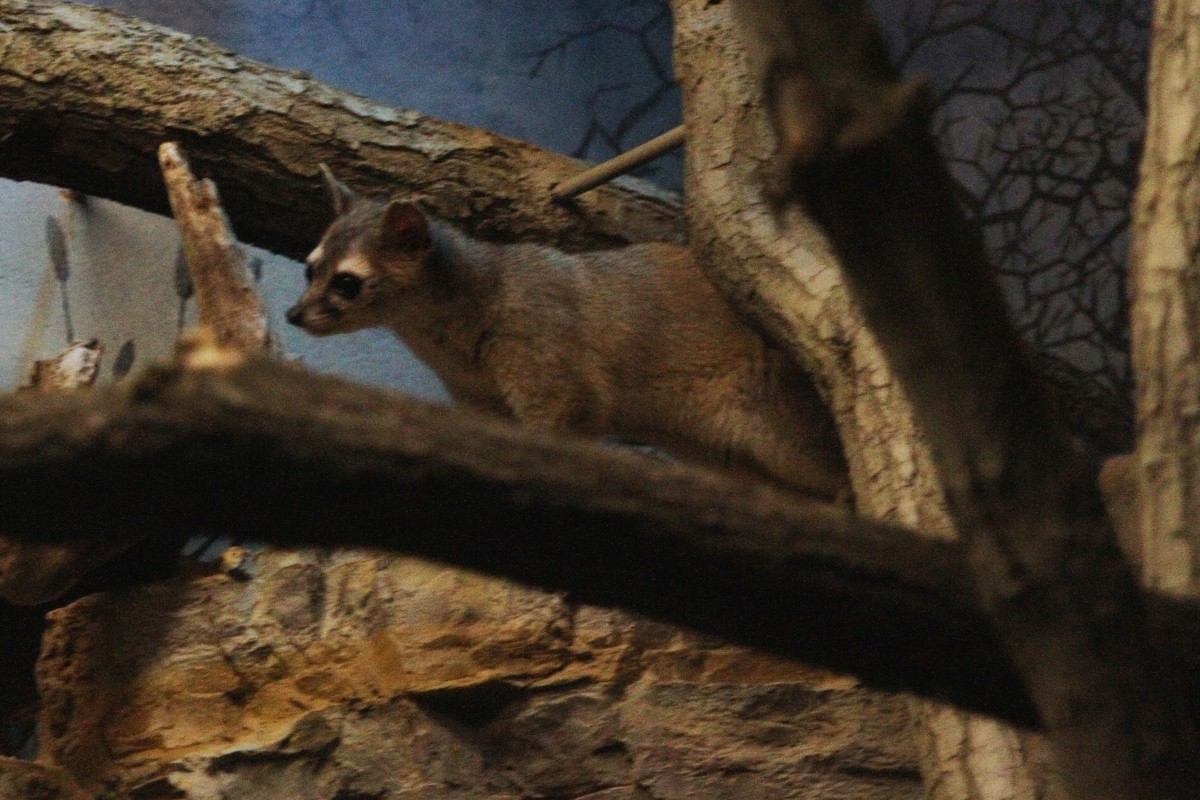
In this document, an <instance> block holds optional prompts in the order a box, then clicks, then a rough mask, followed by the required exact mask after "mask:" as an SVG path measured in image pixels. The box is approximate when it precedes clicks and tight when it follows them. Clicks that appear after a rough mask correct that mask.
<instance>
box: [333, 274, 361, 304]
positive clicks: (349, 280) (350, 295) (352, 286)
mask: <svg viewBox="0 0 1200 800" xmlns="http://www.w3.org/2000/svg"><path fill="white" fill-rule="evenodd" d="M362 287H363V282H362V278H360V277H358V276H357V275H351V274H350V273H349V272H339V273H338V274H336V275H334V276H333V277H332V278H330V279H329V291H331V292H333V293H334V294H336V295H338V296H339V297H342V298H345V299H346V300H353V299H354V298H356V297H358V295H359V293H360V292H362Z"/></svg>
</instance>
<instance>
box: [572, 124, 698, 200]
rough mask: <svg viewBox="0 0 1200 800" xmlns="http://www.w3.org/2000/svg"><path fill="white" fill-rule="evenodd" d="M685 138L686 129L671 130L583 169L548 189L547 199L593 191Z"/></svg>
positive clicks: (673, 146)
mask: <svg viewBox="0 0 1200 800" xmlns="http://www.w3.org/2000/svg"><path fill="white" fill-rule="evenodd" d="M686 139H687V129H686V127H685V126H683V125H680V126H679V127H678V128H672V129H671V130H669V131H667V132H666V133H664V134H662V135H661V136H656V137H654V138H653V139H651V140H650V141H648V142H643V143H642V144H639V145H638V146H637V147H634V148H633V149H631V150H626V151H625V152H624V153H621V155H619V156H616V157H615V158H610V159H609V160H608V161H605V162H604V163H603V164H597V165H596V166H594V167H592V168H591V169H586V170H584V171H583V172H581V173H579V174H578V175H576V176H575V177H574V178H571V179H570V180H566V181H563V182H562V183H556V184H555V185H554V186H553V187H551V189H550V196H551V197H553V198H554V199H555V200H566V199H568V198H571V197H575V196H576V195H580V194H583V193H584V192H586V191H587V190H588V189H594V188H596V187H597V186H599V185H600V184H602V183H607V182H608V181H611V180H612V179H613V178H616V177H617V176H619V175H624V174H625V173H627V172H630V171H631V170H634V169H637V168H638V167H640V166H641V165H642V164H646V163H648V162H650V161H653V160H654V159H656V158H658V157H659V156H662V155H666V154H667V153H669V152H671V151H672V150H674V149H675V148H677V147H682V146H683V143H684V141H685V140H686Z"/></svg>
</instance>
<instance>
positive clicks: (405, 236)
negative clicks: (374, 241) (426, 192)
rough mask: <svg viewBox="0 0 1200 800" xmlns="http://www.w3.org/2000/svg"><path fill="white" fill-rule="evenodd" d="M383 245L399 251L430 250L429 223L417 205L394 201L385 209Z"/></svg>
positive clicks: (382, 231)
mask: <svg viewBox="0 0 1200 800" xmlns="http://www.w3.org/2000/svg"><path fill="white" fill-rule="evenodd" d="M382 226H383V227H382V230H381V234H382V237H383V243H384V244H385V245H387V246H388V247H394V248H396V249H398V250H428V249H429V248H430V246H431V245H432V240H431V239H430V238H429V222H428V221H426V219H425V215H424V214H422V213H421V210H420V209H419V208H417V205H416V203H406V202H404V201H401V200H393V201H391V202H390V203H388V204H387V206H386V207H385V208H384V209H383V220H382Z"/></svg>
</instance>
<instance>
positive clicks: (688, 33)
mask: <svg viewBox="0 0 1200 800" xmlns="http://www.w3.org/2000/svg"><path fill="white" fill-rule="evenodd" d="M672 6H673V11H674V14H675V30H676V34H675V35H676V40H675V70H676V75H677V76H678V79H679V81H680V85H681V87H682V89H683V99H684V109H685V118H686V119H688V120H689V121H690V120H699V121H702V122H698V123H695V124H697V125H700V124H702V125H703V135H698V134H697V135H693V136H692V138H691V141H690V142H689V147H688V154H687V165H686V173H685V175H686V194H687V197H688V206H687V213H688V223H689V225H688V228H689V238H690V241H691V243H692V246H693V247H695V248H697V250H698V252H699V253H700V254H701V255H702V257H703V259H704V262H705V263H706V264H707V265H708V266H709V267H710V274H711V275H712V277H713V278H714V279H715V280H716V281H717V282H718V283H719V284H720V285H721V286H722V287H723V288H724V290H725V293H726V295H727V296H728V297H730V298H731V299H732V300H733V301H734V302H735V303H736V304H737V305H738V306H739V307H740V309H741V310H742V311H743V312H745V313H746V314H747V315H748V316H750V317H751V318H753V319H755V320H757V321H758V322H759V323H760V324H762V325H763V327H764V328H766V329H767V330H769V331H770V332H771V333H772V334H773V336H774V337H775V338H776V339H777V340H778V341H781V342H785V343H788V344H789V345H790V346H791V352H792V355H793V356H794V357H795V358H797V360H799V361H800V362H801V363H803V364H805V365H806V366H807V367H809V369H810V371H811V372H812V373H813V374H814V376H816V378H817V380H818V382H819V384H820V385H821V386H822V387H823V388H824V389H825V397H826V400H827V401H828V402H829V405H830V408H831V409H832V410H833V412H834V416H835V418H836V419H837V421H838V429H839V432H840V433H841V435H842V440H843V444H844V446H845V452H846V456H847V460H848V461H849V463H850V471H851V479H852V481H853V485H854V492H855V499H856V502H857V506H858V511H859V513H860V514H863V515H864V516H869V517H877V518H879V519H885V520H889V521H892V522H897V523H900V524H904V525H908V526H911V527H912V528H914V529H916V530H919V531H921V532H923V533H925V534H927V535H934V536H940V537H943V538H949V537H951V536H952V533H951V528H950V522H949V519H948V517H947V515H946V510H945V503H944V500H943V497H942V491H941V488H940V487H939V485H938V482H937V478H936V475H935V471H934V469H933V466H932V463H931V461H930V456H929V452H928V449H927V447H926V446H925V444H924V441H923V438H922V436H921V435H920V434H919V432H918V430H917V428H916V425H915V423H914V421H913V418H912V411H911V409H910V407H909V403H908V400H907V398H906V397H905V395H904V392H903V390H902V389H901V387H900V386H899V385H898V384H897V383H896V381H895V379H894V378H893V377H892V374H891V371H890V369H889V368H888V366H887V364H886V363H885V361H884V358H883V354H882V352H881V351H880V350H879V347H878V346H877V344H876V343H875V339H874V337H873V336H872V334H871V333H870V331H869V330H867V328H866V326H865V323H864V322H863V320H862V316H861V314H860V313H859V312H858V310H857V309H856V308H855V307H854V305H853V303H852V302H851V300H850V298H849V293H848V291H847V289H846V286H845V285H844V283H843V282H842V279H841V277H840V272H839V266H838V264H837V262H836V259H835V258H834V256H833V254H832V253H831V251H830V249H829V246H828V244H827V243H826V241H825V239H824V237H823V236H822V235H821V233H820V232H819V231H818V230H817V229H816V228H815V226H813V225H812V224H811V223H810V222H808V221H807V220H806V219H805V218H803V217H802V216H801V215H800V214H799V213H798V212H796V211H788V212H786V213H787V219H786V223H782V222H781V221H780V220H778V219H777V218H776V217H775V215H774V214H773V213H772V211H771V209H770V208H769V206H768V203H767V202H766V199H765V198H764V196H763V187H764V185H765V172H766V169H767V167H768V165H769V164H770V162H771V159H772V157H773V155H774V153H775V137H774V134H773V133H772V132H771V130H770V125H769V123H768V121H767V119H766V116H765V114H764V113H763V110H762V102H761V96H762V92H761V84H760V81H759V77H758V74H757V73H756V72H755V71H754V69H753V66H752V65H751V64H750V63H749V59H748V56H747V54H746V49H745V45H744V42H743V39H742V34H741V32H740V31H739V29H738V26H737V25H736V24H735V23H734V21H733V19H732V12H731V8H730V6H729V4H710V3H706V2H701V0H676V2H673V3H672ZM785 228H786V234H785V232H784V231H785ZM914 716H915V720H914V722H915V724H916V725H917V729H918V730H919V733H918V735H917V736H918V738H917V740H918V742H919V744H920V746H921V754H922V772H923V774H924V776H925V780H926V788H927V791H928V792H929V794H930V797H931V798H934V800H960V798H963V797H971V798H973V799H975V798H977V799H978V800H991V798H1004V797H1006V796H1007V794H1008V793H1009V792H1010V791H1011V790H1012V788H1013V787H1014V786H1024V787H1039V788H1042V787H1044V790H1043V792H1042V793H1041V794H1039V795H1035V796H1037V797H1044V798H1050V797H1055V796H1061V795H1058V794H1055V792H1054V786H1055V784H1054V778H1053V774H1052V773H1051V772H1049V771H1048V770H1047V769H1046V761H1045V759H1044V758H1029V757H1027V754H1037V753H1040V752H1041V751H1042V748H1041V747H1040V746H1039V745H1038V744H1036V743H1034V742H1023V741H1022V740H1023V739H1024V738H1026V736H1027V735H1022V734H1019V733H1016V732H1013V731H1009V730H1006V729H1004V728H1003V726H998V725H997V724H996V723H995V722H994V721H992V720H990V719H986V718H983V717H976V716H971V715H969V714H964V713H963V712H961V711H958V710H955V709H951V708H945V707H938V706H935V705H930V704H924V703H918V704H914Z"/></svg>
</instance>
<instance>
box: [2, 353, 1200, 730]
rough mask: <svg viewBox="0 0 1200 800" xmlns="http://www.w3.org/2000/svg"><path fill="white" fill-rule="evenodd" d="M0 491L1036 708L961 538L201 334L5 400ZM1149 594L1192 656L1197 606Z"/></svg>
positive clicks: (96, 522)
mask: <svg viewBox="0 0 1200 800" xmlns="http://www.w3.org/2000/svg"><path fill="white" fill-rule="evenodd" d="M0 484H3V485H4V486H6V487H7V489H8V490H9V491H10V494H9V497H12V498H16V500H15V501H14V502H13V503H12V504H11V513H10V514H8V515H7V516H6V522H5V529H4V533H5V535H8V536H11V537H14V538H17V539H27V540H46V539H48V538H53V537H78V536H92V537H97V536H100V537H102V536H107V535H110V532H111V531H120V530H130V529H133V530H139V531H141V532H143V533H144V534H146V535H147V536H149V537H151V538H154V537H160V536H164V535H179V534H181V533H186V532H187V531H189V530H192V529H196V530H205V529H209V530H211V529H217V530H223V531H228V532H229V533H231V534H232V535H239V536H246V537H254V538H259V539H266V540H268V541H271V542H273V543H276V544H280V545H303V544H324V545H332V544H338V545H366V546H378V547H387V548H395V549H399V550H404V551H406V552H412V553H416V554H419V555H424V556H427V557H431V558H434V559H438V560H444V561H447V562H450V563H453V564H457V565H460V566H464V567H469V568H473V569H479V570H483V571H487V572H491V573H495V574H499V575H504V576H507V577H511V578H515V579H518V580H521V581H525V582H528V583H531V584H534V585H537V586H541V587H546V588H550V589H553V590H565V591H568V592H570V594H571V596H572V598H573V599H577V600H579V601H583V602H595V603H604V604H609V605H620V606H623V607H626V608H629V609H632V610H634V611H638V612H642V613H646V614H650V615H653V616H656V617H658V618H660V619H663V620H666V621H669V622H674V623H677V624H682V625H685V626H688V627H691V628H693V629H696V630H700V631H704V632H708V633H712V634H715V635H719V636H722V637H725V638H727V639H729V640H732V641H736V642H741V643H745V644H749V645H753V646H758V647H764V648H767V649H769V650H772V651H774V652H777V653H781V654H784V655H787V656H790V657H793V658H797V659H801V660H804V661H807V662H810V663H815V664H819V665H823V666H827V667H830V668H833V669H837V670H843V671H849V672H853V673H855V674H856V675H859V676H861V677H862V678H863V679H864V680H866V681H867V682H869V683H871V684H873V685H876V686H879V687H882V688H888V689H905V690H910V691H915V692H920V693H922V694H926V695H931V696H936V697H939V698H942V699H945V700H948V701H950V702H954V703H957V704H959V705H962V706H965V707H968V708H972V709H978V710H982V711H986V712H989V713H992V714H995V715H998V716H1001V717H1004V718H1007V719H1010V720H1013V721H1016V722H1019V723H1024V724H1036V715H1035V714H1034V712H1033V711H1032V707H1031V706H1030V704H1029V701H1028V699H1027V697H1026V694H1025V693H1024V690H1023V689H1022V688H1021V683H1020V681H1019V680H1018V678H1017V676H1016V674H1015V673H1014V671H1013V670H1012V669H1011V667H1010V666H1009V663H1008V661H1007V659H1006V657H1005V656H1004V655H1003V652H1002V651H1001V650H1000V649H999V647H998V646H997V644H996V643H995V641H994V640H993V639H992V637H991V635H990V634H989V632H988V630H989V629H988V626H987V625H986V623H984V622H983V620H982V619H981V617H980V616H979V615H978V614H977V613H976V611H975V610H974V607H973V602H972V600H971V599H970V594H969V588H968V587H967V586H966V585H965V584H964V581H963V578H962V574H963V572H964V570H963V566H962V561H961V555H960V553H959V551H958V550H957V549H956V547H955V546H953V545H950V544H946V543H940V542H936V541H930V540H928V539H924V538H920V537H916V536H914V535H913V534H911V533H909V532H907V531H905V530H903V529H900V528H896V527H891V526H887V525H883V524H879V523H874V522H870V521H866V520H862V519H858V518H855V517H853V516H852V515H850V514H848V513H847V512H845V511H843V510H839V509H836V508H833V507H828V506H823V505H820V504H812V503H806V502H804V501H803V500H801V499H799V498H797V497H794V496H791V495H789V494H786V493H784V492H780V491H779V490H776V489H773V488H771V487H766V486H762V485H758V484H755V483H749V482H741V481H737V480H734V479H731V478H727V477H724V476H722V475H720V474H718V473H715V472H711V471H708V470H704V469H701V468H697V467H690V466H684V465H677V464H664V463H660V462H658V461H656V460H654V459H646V458H641V457H638V456H636V455H634V454H630V453H626V452H623V451H619V450H614V449H611V448H605V447H602V446H599V445H595V444H592V443H589V442H584V441H575V440H562V439H559V438H548V437H543V436H539V435H535V434H532V433H530V432H528V431H524V430H522V429H520V428H518V427H516V426H514V425H512V424H510V423H507V422H505V421H503V420H498V419H494V418H491V417H487V416H482V415H478V414H474V413H471V412H468V411H462V410H457V409H452V408H446V407H441V406H432V405H427V404H424V403H421V402H418V401H415V400H412V399H408V398H404V397H402V396H398V395H394V394H390V393H387V392H382V391H379V390H375V389H369V388H365V387H360V386H355V385H353V384H348V383H345V382H343V381H339V380H335V379H331V378H324V377H319V376H315V375H312V374H310V373H307V372H305V371H303V370H301V369H299V368H297V367H294V366H291V365H288V364H284V363H280V362H278V361H275V360H271V359H267V358H264V357H260V356H253V355H251V356H245V355H242V354H240V353H238V352H237V351H234V350H228V349H222V348H217V347H213V346H210V345H207V344H202V343H201V344H196V343H193V344H192V345H191V349H189V350H187V351H186V352H185V353H184V355H183V356H182V357H181V359H180V360H179V361H178V362H177V363H174V364H170V365H165V366H161V367H156V368H154V369H151V370H149V371H148V372H146V373H145V374H144V375H143V376H141V377H140V378H139V379H137V380H136V381H135V382H133V383H132V384H130V385H128V386H126V387H124V388H108V389H100V390H96V391H92V392H88V393H85V394H75V395H65V396H49V397H41V398H36V399H34V398H31V397H29V396H28V395H26V394H23V393H22V394H15V395H9V396H5V397H3V398H0ZM63 487H73V489H74V491H72V492H63V491H62V489H63ZM1155 608H1156V609H1158V610H1159V612H1160V613H1159V615H1158V616H1157V617H1156V620H1160V623H1159V628H1161V633H1160V636H1161V638H1162V639H1163V641H1164V642H1167V643H1168V644H1169V645H1170V647H1171V648H1173V649H1174V651H1175V652H1177V653H1178V658H1179V659H1181V663H1183V664H1190V665H1193V666H1194V665H1196V664H1200V637H1197V636H1196V635H1195V634H1196V633H1197V631H1200V617H1198V616H1197V615H1196V613H1195V612H1194V610H1192V609H1191V608H1190V607H1189V606H1185V605H1180V604H1179V603H1168V602H1166V601H1163V602H1162V603H1160V605H1158V606H1155ZM1191 696H1192V697H1200V690H1197V691H1195V692H1193V693H1192V695H1191Z"/></svg>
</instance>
